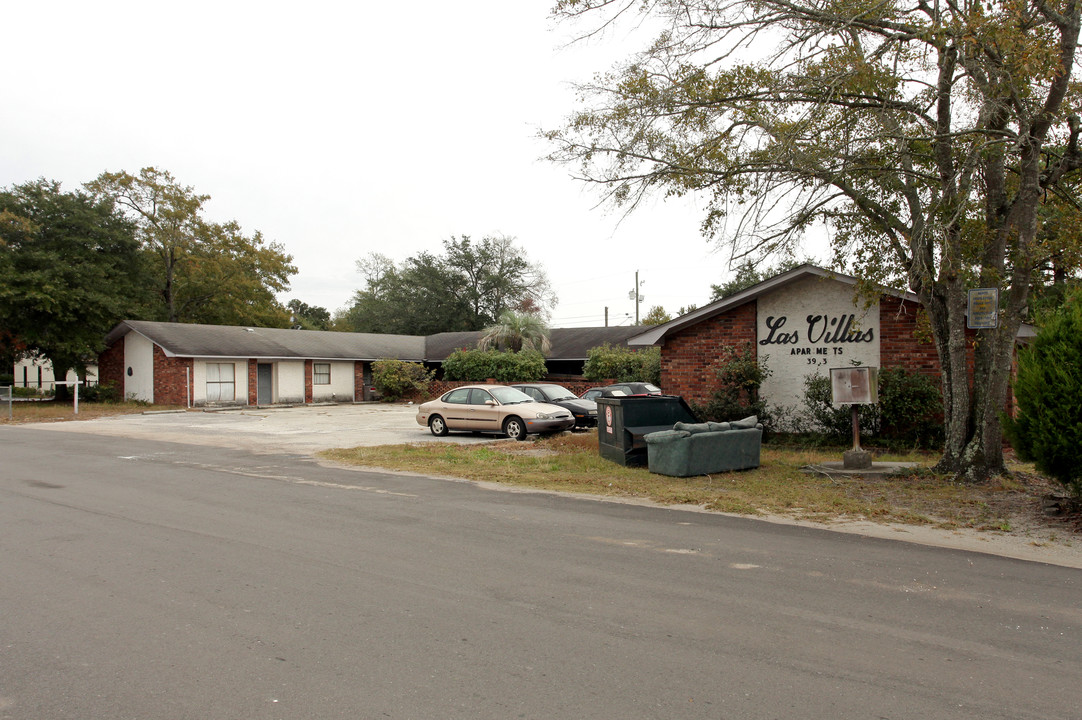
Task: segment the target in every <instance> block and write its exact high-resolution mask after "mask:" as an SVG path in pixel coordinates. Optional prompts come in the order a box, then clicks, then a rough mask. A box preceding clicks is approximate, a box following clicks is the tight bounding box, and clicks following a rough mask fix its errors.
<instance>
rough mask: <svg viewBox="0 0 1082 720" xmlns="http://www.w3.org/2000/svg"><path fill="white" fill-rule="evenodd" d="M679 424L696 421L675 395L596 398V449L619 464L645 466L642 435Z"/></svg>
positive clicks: (669, 428) (668, 428)
mask: <svg viewBox="0 0 1082 720" xmlns="http://www.w3.org/2000/svg"><path fill="white" fill-rule="evenodd" d="M678 422H687V423H693V422H698V421H697V420H696V418H695V415H694V414H693V413H692V412H691V408H690V407H688V404H687V403H686V402H684V398H682V397H678V396H676V395H648V396H642V397H614V398H608V397H600V398H597V449H598V452H599V453H600V455H601V457H603V458H605V459H606V460H612V461H613V462H615V463H619V464H620V465H646V440H644V439H643V436H645V435H647V434H648V433H652V432H657V431H659V430H671V429H672V426H673V425H675V424H676V423H678Z"/></svg>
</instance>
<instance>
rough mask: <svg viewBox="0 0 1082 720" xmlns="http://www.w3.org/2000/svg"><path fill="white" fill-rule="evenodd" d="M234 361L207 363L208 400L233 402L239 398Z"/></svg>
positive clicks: (212, 401)
mask: <svg viewBox="0 0 1082 720" xmlns="http://www.w3.org/2000/svg"><path fill="white" fill-rule="evenodd" d="M235 373H236V368H235V367H234V366H233V363H207V402H209V403H218V402H233V401H234V400H236V399H237V385H236V379H235V377H236V376H235Z"/></svg>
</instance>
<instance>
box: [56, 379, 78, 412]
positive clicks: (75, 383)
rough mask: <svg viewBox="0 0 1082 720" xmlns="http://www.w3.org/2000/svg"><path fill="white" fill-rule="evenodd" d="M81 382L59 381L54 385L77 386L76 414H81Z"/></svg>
mask: <svg viewBox="0 0 1082 720" xmlns="http://www.w3.org/2000/svg"><path fill="white" fill-rule="evenodd" d="M81 383H82V381H81V380H57V381H56V382H54V383H53V385H74V386H75V414H76V415H78V414H79V385H80V384H81Z"/></svg>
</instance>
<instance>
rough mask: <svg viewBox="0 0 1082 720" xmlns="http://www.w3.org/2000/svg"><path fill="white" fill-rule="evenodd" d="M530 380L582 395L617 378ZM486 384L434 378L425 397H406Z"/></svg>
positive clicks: (435, 395)
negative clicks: (557, 386)
mask: <svg viewBox="0 0 1082 720" xmlns="http://www.w3.org/2000/svg"><path fill="white" fill-rule="evenodd" d="M530 382H532V383H533V382H536V383H551V384H553V385H559V386H560V387H563V388H567V389H568V390H570V391H571V392H572V393H573V394H575V395H582V394H583V393H584V392H586V391H587V390H589V389H590V388H593V387H601V386H603V385H612V384H613V383H615V382H616V381H615V380H597V381H594V380H586V379H578V380H568V379H567V378H563V377H561V378H552V379H541V380H531V381H530ZM485 384H486V383H478V382H476V381H473V380H433V381H432V382H430V383H429V384H428V393H427V394H426V395H424V396H423V397H422V396H420V395H412V396H407V397H406V398H405V399H406V400H412V401H413V402H425V401H426V400H432V399H433V398H438V397H439V396H441V395H443V394H444V393H445V392H447V391H448V390H454V389H455V388H457V387H462V386H463V385H485ZM489 384H492V385H514V384H516V383H498V382H496V381H495V380H493V381H492V382H491V383H489Z"/></svg>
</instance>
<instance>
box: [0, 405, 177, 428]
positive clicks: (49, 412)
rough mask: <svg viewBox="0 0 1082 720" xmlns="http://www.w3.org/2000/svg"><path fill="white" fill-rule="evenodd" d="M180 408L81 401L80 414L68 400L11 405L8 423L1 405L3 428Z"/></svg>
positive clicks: (5, 411)
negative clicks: (22, 424)
mask: <svg viewBox="0 0 1082 720" xmlns="http://www.w3.org/2000/svg"><path fill="white" fill-rule="evenodd" d="M183 409H184V408H183V407H181V406H179V405H178V406H171V405H153V406H151V405H147V404H146V403H137V402H83V401H82V400H80V401H79V414H78V415H76V414H75V407H74V404H73V403H72V402H71V401H70V400H69V401H66V402H57V401H56V400H42V401H35V402H15V403H12V415H13V417H12V419H11V420H8V404H7V403H6V402H0V425H8V424H14V425H18V424H20V423H34V422H60V421H66V420H94V419H96V418H102V417H111V416H113V415H131V414H134V413H141V412H145V411H147V410H183Z"/></svg>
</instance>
